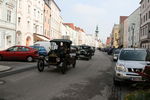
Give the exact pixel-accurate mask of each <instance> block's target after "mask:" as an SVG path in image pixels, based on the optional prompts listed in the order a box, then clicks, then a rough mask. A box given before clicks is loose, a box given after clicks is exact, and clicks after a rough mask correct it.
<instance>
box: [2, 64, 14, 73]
mask: <svg viewBox="0 0 150 100" xmlns="http://www.w3.org/2000/svg"><path fill="white" fill-rule="evenodd" d="M11 69H12V67H8V66H6V68H5V69H3V70H0V72H2V73H3V72H5V71H9V70H11Z"/></svg>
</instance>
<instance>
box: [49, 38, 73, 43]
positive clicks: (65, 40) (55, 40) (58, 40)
mask: <svg viewBox="0 0 150 100" xmlns="http://www.w3.org/2000/svg"><path fill="white" fill-rule="evenodd" d="M50 42H57V43H59V42H65V43H69V44H72V41H70V40H67V39H53V40H51V41H50Z"/></svg>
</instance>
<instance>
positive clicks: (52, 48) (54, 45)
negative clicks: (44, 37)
mask: <svg viewBox="0 0 150 100" xmlns="http://www.w3.org/2000/svg"><path fill="white" fill-rule="evenodd" d="M56 49H58V45H57V44H56V43H55V42H51V48H50V50H56Z"/></svg>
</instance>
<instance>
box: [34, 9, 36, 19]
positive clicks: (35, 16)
mask: <svg viewBox="0 0 150 100" xmlns="http://www.w3.org/2000/svg"><path fill="white" fill-rule="evenodd" d="M34 17H36V9H34Z"/></svg>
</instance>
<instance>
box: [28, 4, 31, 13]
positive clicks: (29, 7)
mask: <svg viewBox="0 0 150 100" xmlns="http://www.w3.org/2000/svg"><path fill="white" fill-rule="evenodd" d="M30 9H31V6H30V5H28V14H30Z"/></svg>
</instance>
